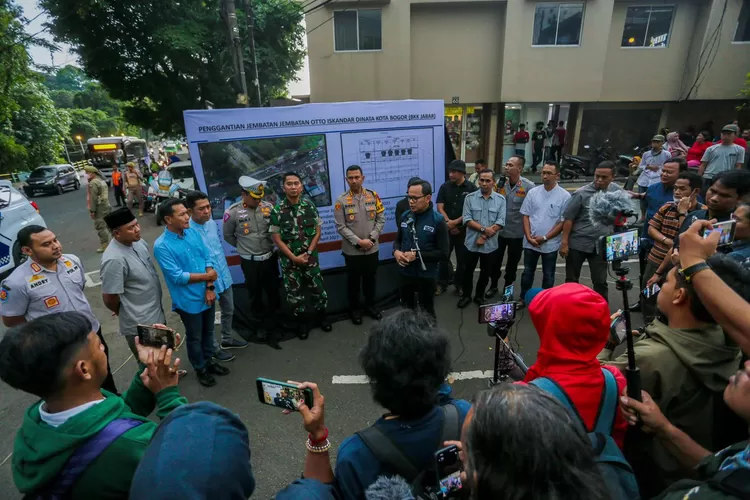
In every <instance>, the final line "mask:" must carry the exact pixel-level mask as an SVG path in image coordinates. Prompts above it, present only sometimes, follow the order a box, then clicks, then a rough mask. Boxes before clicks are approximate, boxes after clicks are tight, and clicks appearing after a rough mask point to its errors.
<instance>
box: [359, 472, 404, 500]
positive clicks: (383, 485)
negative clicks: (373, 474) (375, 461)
mask: <svg viewBox="0 0 750 500" xmlns="http://www.w3.org/2000/svg"><path fill="white" fill-rule="evenodd" d="M365 498H366V499H367V500H414V495H413V494H412V492H411V488H410V487H409V485H408V484H407V483H406V480H405V479H404V478H403V477H401V476H393V477H385V476H380V477H379V478H378V480H377V481H375V482H374V483H372V484H371V485H370V486H369V487H368V488H367V490H366V491H365Z"/></svg>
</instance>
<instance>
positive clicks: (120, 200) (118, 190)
mask: <svg viewBox="0 0 750 500" xmlns="http://www.w3.org/2000/svg"><path fill="white" fill-rule="evenodd" d="M114 190H115V205H118V206H119V205H122V206H125V205H126V204H127V203H126V201H125V192H124V191H123V190H122V184H120V185H119V186H115V188H114Z"/></svg>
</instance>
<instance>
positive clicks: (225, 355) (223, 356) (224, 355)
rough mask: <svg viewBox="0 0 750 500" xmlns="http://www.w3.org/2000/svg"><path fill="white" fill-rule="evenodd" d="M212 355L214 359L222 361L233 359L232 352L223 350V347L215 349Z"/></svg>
mask: <svg viewBox="0 0 750 500" xmlns="http://www.w3.org/2000/svg"><path fill="white" fill-rule="evenodd" d="M212 357H213V359H215V360H216V361H221V362H222V363H227V362H229V361H232V360H233V359H234V354H232V353H230V352H227V351H225V350H223V349H219V350H218V351H216V352H215V353H214V355H213V356H212Z"/></svg>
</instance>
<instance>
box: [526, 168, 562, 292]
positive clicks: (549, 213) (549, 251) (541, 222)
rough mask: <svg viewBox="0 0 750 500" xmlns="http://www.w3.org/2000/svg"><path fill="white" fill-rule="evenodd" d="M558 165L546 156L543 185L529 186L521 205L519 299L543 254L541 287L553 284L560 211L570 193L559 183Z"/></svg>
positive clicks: (550, 286) (527, 288)
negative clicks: (521, 243)
mask: <svg viewBox="0 0 750 500" xmlns="http://www.w3.org/2000/svg"><path fill="white" fill-rule="evenodd" d="M559 179H560V167H558V165H557V164H556V163H555V162H554V161H552V160H547V161H545V162H544V166H543V167H542V185H541V186H536V187H534V188H531V189H530V190H529V192H528V194H527V195H526V199H524V200H523V205H521V215H523V233H524V241H523V249H524V251H523V254H524V256H523V275H521V302H523V300H524V297H525V296H526V292H528V291H529V290H530V289H531V287H532V286H533V284H534V273H535V272H536V266H537V263H538V262H539V257H541V258H542V288H552V287H553V286H554V284H555V264H556V263H557V251H558V250H559V249H560V241H561V239H562V235H561V233H562V227H563V218H562V214H563V212H564V211H565V207H566V206H567V205H568V201H569V200H570V193H569V192H567V191H566V190H565V189H563V188H562V187H560V185H559V184H558V183H557V181H558V180H559Z"/></svg>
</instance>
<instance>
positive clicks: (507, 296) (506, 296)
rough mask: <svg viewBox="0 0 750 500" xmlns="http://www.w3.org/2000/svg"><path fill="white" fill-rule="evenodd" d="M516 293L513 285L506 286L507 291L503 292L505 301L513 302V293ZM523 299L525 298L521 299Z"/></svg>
mask: <svg viewBox="0 0 750 500" xmlns="http://www.w3.org/2000/svg"><path fill="white" fill-rule="evenodd" d="M514 291H515V289H514V287H513V285H512V284H511V285H508V286H506V287H505V289H504V290H503V299H504V300H505V301H507V302H510V301H511V300H513V292H514ZM521 298H523V297H521Z"/></svg>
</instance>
